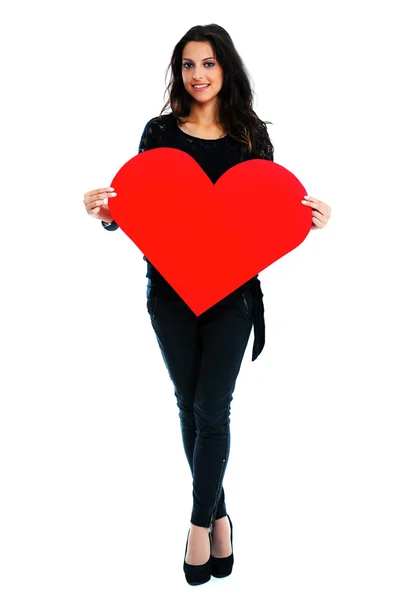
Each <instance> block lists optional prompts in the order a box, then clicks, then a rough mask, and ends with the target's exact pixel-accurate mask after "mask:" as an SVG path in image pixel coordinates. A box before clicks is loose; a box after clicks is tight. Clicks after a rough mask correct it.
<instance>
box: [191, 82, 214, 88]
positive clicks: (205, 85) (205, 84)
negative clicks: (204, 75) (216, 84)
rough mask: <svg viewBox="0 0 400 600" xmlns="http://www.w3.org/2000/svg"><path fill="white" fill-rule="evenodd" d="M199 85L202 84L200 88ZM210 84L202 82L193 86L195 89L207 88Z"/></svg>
mask: <svg viewBox="0 0 400 600" xmlns="http://www.w3.org/2000/svg"><path fill="white" fill-rule="evenodd" d="M198 85H199V86H201V87H200V88H199V87H197V86H198ZM209 85H210V84H209V83H204V84H203V83H201V84H196V85H193V87H194V89H202V88H204V89H205V88H206V87H208V86H209Z"/></svg>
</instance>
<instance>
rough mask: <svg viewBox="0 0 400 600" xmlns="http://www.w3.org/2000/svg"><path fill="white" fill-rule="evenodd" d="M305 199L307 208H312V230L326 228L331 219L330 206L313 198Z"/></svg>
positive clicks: (304, 202) (303, 201)
mask: <svg viewBox="0 0 400 600" xmlns="http://www.w3.org/2000/svg"><path fill="white" fill-rule="evenodd" d="M304 198H306V199H305V200H302V203H303V204H305V205H306V206H311V208H312V223H313V224H312V225H311V229H316V228H318V229H321V227H325V225H326V224H327V222H328V221H329V219H330V217H331V209H330V206H328V205H327V204H325V202H322V201H321V200H318V199H317V198H313V197H312V196H304Z"/></svg>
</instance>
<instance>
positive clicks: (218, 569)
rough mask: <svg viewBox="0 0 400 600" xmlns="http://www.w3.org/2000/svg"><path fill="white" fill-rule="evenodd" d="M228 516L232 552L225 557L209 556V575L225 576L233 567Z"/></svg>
mask: <svg viewBox="0 0 400 600" xmlns="http://www.w3.org/2000/svg"><path fill="white" fill-rule="evenodd" d="M226 516H227V517H228V521H229V525H230V526H231V546H232V554H230V555H229V556H227V557H225V558H216V557H215V556H211V575H212V576H213V577H227V576H228V575H230V574H231V573H232V567H233V543H232V538H233V526H232V521H231V520H230V518H229V515H226Z"/></svg>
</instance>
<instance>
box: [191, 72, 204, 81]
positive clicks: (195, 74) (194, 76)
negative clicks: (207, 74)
mask: <svg viewBox="0 0 400 600" xmlns="http://www.w3.org/2000/svg"><path fill="white" fill-rule="evenodd" d="M193 79H196V80H197V79H203V75H200V74H199V72H198V71H194V72H193Z"/></svg>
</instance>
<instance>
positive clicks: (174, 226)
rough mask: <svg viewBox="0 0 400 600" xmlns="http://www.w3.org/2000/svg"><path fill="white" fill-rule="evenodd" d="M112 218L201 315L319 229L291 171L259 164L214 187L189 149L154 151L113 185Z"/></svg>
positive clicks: (234, 171)
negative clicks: (115, 194)
mask: <svg viewBox="0 0 400 600" xmlns="http://www.w3.org/2000/svg"><path fill="white" fill-rule="evenodd" d="M111 185H112V187H113V188H115V191H116V192H117V196H116V197H115V198H110V199H109V201H108V203H109V208H110V213H111V215H112V217H113V219H114V220H115V221H116V222H117V223H118V225H119V226H120V228H121V229H122V230H123V231H124V232H125V233H126V235H127V236H129V237H130V239H131V240H132V241H133V242H134V243H135V244H136V246H137V247H138V248H139V249H140V250H141V251H142V252H143V254H144V255H145V256H146V258H148V260H149V261H150V262H151V263H152V264H153V265H154V266H155V268H156V269H157V270H158V271H159V272H160V273H161V275H162V276H163V277H164V278H165V279H166V280H167V281H168V283H169V284H170V285H171V286H172V287H173V288H174V290H175V291H176V292H177V294H179V296H180V297H181V298H182V300H184V302H186V304H187V305H188V306H189V307H190V308H191V309H192V311H193V312H194V313H195V315H196V316H199V315H200V314H201V313H203V312H204V311H206V310H207V309H208V308H210V307H211V306H213V305H214V304H216V303H217V302H219V301H220V300H221V299H222V298H225V296H227V295H228V294H230V293H231V292H232V291H234V290H235V289H237V288H238V287H239V286H241V285H242V284H243V283H245V282H246V281H248V280H249V279H251V278H252V277H254V276H255V275H257V274H258V273H260V271H262V270H263V269H265V268H266V267H268V266H269V265H270V264H272V263H273V262H275V261H276V260H278V259H279V258H281V257H282V256H284V255H285V254H287V253H288V252H290V251H291V250H293V249H294V248H296V247H297V246H298V245H299V244H301V242H303V241H304V239H305V238H306V237H307V235H308V232H309V231H310V228H311V224H312V213H311V208H310V207H307V206H305V205H303V204H301V202H300V201H301V199H302V198H303V196H304V195H305V194H306V190H305V188H304V187H303V185H302V184H301V183H300V181H299V180H298V179H297V178H296V177H295V176H294V175H293V174H292V173H291V172H290V171H288V170H287V169H285V168H284V167H282V166H281V165H278V164H276V163H274V162H272V161H268V160H262V159H252V160H248V161H245V162H242V163H239V164H237V165H235V166H234V167H231V168H230V169H229V170H228V171H226V172H225V173H224V174H223V175H222V176H221V177H220V178H219V179H218V181H217V182H216V183H215V185H214V184H213V183H212V181H211V180H210V179H209V177H208V176H207V175H206V174H205V172H204V171H203V169H202V168H201V167H200V166H199V164H198V163H197V162H196V161H195V160H194V159H193V158H192V157H191V156H190V155H189V154H187V153H186V152H183V151H182V150H177V149H174V148H154V149H152V150H147V151H146V152H143V153H140V154H138V155H137V156H134V157H133V158H132V159H130V160H129V161H128V162H127V163H126V164H125V165H124V166H123V167H122V168H121V169H120V170H119V171H118V173H117V174H116V176H115V177H114V179H113V181H112V184H111Z"/></svg>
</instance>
